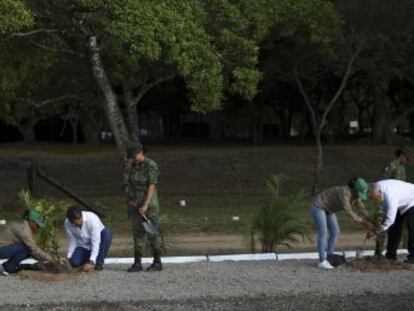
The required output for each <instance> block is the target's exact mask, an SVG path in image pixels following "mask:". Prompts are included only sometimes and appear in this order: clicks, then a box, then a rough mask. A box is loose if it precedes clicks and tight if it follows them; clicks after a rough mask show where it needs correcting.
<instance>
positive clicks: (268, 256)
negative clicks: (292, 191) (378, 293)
mask: <svg viewBox="0 0 414 311" xmlns="http://www.w3.org/2000/svg"><path fill="white" fill-rule="evenodd" d="M407 253H408V252H407V250H406V249H399V250H398V254H407ZM342 254H343V255H345V257H346V258H354V257H355V256H356V251H346V252H343V253H342ZM372 255H374V251H373V250H366V251H364V256H372ZM306 259H318V253H282V254H276V253H264V254H232V255H203V256H168V257H162V262H163V263H166V264H184V263H193V262H225V261H233V262H238V261H266V260H269V261H283V260H306ZM5 261H6V260H4V259H3V260H0V264H1V263H3V262H5ZM35 262H36V260H35V259H26V260H24V261H23V263H25V264H33V263H35ZM142 262H143V263H151V262H152V258H150V257H145V258H143V259H142ZM133 263H134V258H133V257H110V258H106V259H105V264H107V265H129V264H133Z"/></svg>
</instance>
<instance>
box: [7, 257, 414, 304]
mask: <svg viewBox="0 0 414 311" xmlns="http://www.w3.org/2000/svg"><path fill="white" fill-rule="evenodd" d="M125 268H126V267H120V266H118V267H117V266H107V269H106V270H104V271H102V272H99V273H96V274H94V275H89V276H82V277H79V278H77V279H70V280H68V281H65V282H59V283H45V282H39V281H35V280H29V279H23V278H21V277H19V276H15V277H0V305H1V306H2V309H3V308H4V307H5V306H7V308H6V309H7V310H11V311H13V310H22V309H23V310H24V309H26V308H27V309H28V310H29V309H30V310H31V311H33V310H56V311H57V310H73V311H75V310H116V309H119V310H160V309H162V310H194V309H196V310H223V309H227V310H266V309H273V308H276V306H278V307H279V309H282V310H294V309H297V308H300V306H302V307H306V308H307V309H308V310H330V308H327V309H323V308H321V307H320V303H321V302H324V304H325V306H329V305H331V307H332V306H335V308H336V309H337V310H371V307H369V308H368V307H367V304H368V305H369V306H372V310H376V309H378V308H376V309H375V308H374V307H375V306H376V307H378V306H381V307H382V310H401V308H403V309H406V310H409V309H411V310H414V295H412V293H413V292H414V271H392V272H386V273H378V272H375V273H362V272H354V271H351V270H350V269H349V268H339V269H336V270H334V271H320V270H318V269H317V268H316V267H315V262H313V261H312V262H310V261H287V262H239V263H231V262H225V263H196V264H184V265H167V266H166V267H165V270H164V271H163V272H161V273H137V274H129V273H126V272H125V271H124V269H125ZM358 301H359V303H357V302H358ZM345 302H347V303H345ZM338 304H339V305H343V309H341V308H340V307H338ZM349 306H353V308H352V309H349V308H348V309H347V308H346V307H349ZM361 306H364V308H361V309H359V308H360V307H361ZM25 307H26V308H25ZM282 307H283V308H282ZM337 307H338V308H337ZM394 307H395V308H394ZM397 307H398V308H397ZM6 309H4V310H6Z"/></svg>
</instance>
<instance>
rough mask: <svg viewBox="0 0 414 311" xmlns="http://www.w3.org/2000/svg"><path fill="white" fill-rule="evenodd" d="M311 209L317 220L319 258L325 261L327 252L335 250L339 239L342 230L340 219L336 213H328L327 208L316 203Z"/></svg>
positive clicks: (330, 252) (331, 252) (329, 253)
mask: <svg viewBox="0 0 414 311" xmlns="http://www.w3.org/2000/svg"><path fill="white" fill-rule="evenodd" d="M310 210H311V213H312V215H313V219H314V221H315V225H316V230H317V231H318V242H317V246H318V253H319V260H320V261H323V260H325V259H326V254H328V255H331V254H333V253H334V251H335V247H336V242H337V241H338V237H339V232H340V230H339V225H338V220H337V219H336V215H335V214H334V213H332V214H328V213H327V212H326V211H325V210H323V209H322V208H319V207H317V206H316V205H311V208H310ZM328 234H329V237H328ZM327 238H328V239H327ZM326 240H328V245H326Z"/></svg>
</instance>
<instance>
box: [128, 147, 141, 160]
mask: <svg viewBox="0 0 414 311" xmlns="http://www.w3.org/2000/svg"><path fill="white" fill-rule="evenodd" d="M143 150H144V148H143V147H142V144H141V143H134V144H131V145H129V146H128V148H127V158H128V159H133V158H134V157H135V155H136V154H137V153H140V152H141V151H143Z"/></svg>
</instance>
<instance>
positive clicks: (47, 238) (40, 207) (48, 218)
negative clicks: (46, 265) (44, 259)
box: [19, 190, 66, 256]
mask: <svg viewBox="0 0 414 311" xmlns="http://www.w3.org/2000/svg"><path fill="white" fill-rule="evenodd" d="M19 198H20V203H21V205H22V206H23V208H25V209H26V210H27V209H34V210H35V211H37V212H39V213H40V214H41V215H42V216H43V220H44V223H45V224H46V226H45V228H43V229H41V230H37V231H36V234H35V240H36V243H37V245H38V246H39V247H40V248H42V249H43V250H44V251H46V252H48V253H50V254H52V255H55V256H58V254H59V248H60V246H59V243H58V241H57V237H56V231H57V228H58V227H61V226H63V221H64V220H65V215H66V208H65V206H63V204H61V203H58V202H55V201H52V200H50V199H48V198H45V197H44V198H40V199H34V198H33V197H32V196H31V195H30V193H29V192H28V191H24V190H22V191H20V192H19Z"/></svg>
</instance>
